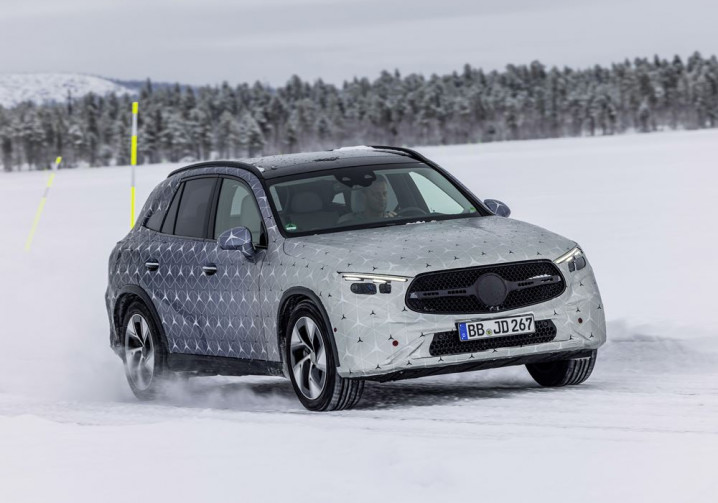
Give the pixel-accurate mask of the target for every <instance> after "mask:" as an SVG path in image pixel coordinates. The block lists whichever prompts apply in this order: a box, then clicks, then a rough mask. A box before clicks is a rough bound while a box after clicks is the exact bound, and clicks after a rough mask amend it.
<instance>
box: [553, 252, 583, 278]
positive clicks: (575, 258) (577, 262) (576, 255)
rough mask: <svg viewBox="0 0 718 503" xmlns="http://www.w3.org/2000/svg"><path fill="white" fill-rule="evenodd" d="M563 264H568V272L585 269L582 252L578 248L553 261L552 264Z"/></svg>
mask: <svg viewBox="0 0 718 503" xmlns="http://www.w3.org/2000/svg"><path fill="white" fill-rule="evenodd" d="M564 262H568V270H569V271H571V272H574V271H580V270H581V269H583V268H584V267H586V257H585V256H584V254H583V250H581V248H579V247H578V246H576V247H574V248H572V249H571V250H569V251H567V252H566V253H564V254H563V255H561V256H560V257H559V258H557V259H556V260H554V261H553V263H554V264H563V263H564Z"/></svg>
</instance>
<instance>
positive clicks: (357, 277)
mask: <svg viewBox="0 0 718 503" xmlns="http://www.w3.org/2000/svg"><path fill="white" fill-rule="evenodd" d="M339 274H341V275H342V278H344V280H345V281H364V280H368V281H373V282H374V283H379V284H381V283H388V282H390V281H400V282H402V283H403V282H406V281H409V278H407V277H406V276H387V275H384V274H355V273H352V272H340V273H339Z"/></svg>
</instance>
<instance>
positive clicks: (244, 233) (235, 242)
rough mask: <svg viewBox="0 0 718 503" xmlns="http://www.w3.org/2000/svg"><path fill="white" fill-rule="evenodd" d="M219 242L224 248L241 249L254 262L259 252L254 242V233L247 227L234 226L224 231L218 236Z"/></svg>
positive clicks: (227, 249)
mask: <svg viewBox="0 0 718 503" xmlns="http://www.w3.org/2000/svg"><path fill="white" fill-rule="evenodd" d="M217 244H219V247H220V248H221V249H222V250H226V251H233V250H239V251H241V252H242V255H244V256H245V257H246V258H247V260H251V261H252V262H254V256H255V255H256V254H257V250H256V249H255V248H254V244H252V233H251V232H250V231H249V229H247V228H246V227H233V228H232V229H229V230H226V231H224V232H223V233H222V234H220V235H219V237H218V238H217Z"/></svg>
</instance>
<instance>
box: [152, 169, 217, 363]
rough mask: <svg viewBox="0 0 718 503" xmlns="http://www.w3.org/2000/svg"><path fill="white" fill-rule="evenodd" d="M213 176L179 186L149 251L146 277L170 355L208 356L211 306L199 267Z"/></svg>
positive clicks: (203, 257) (206, 243)
mask: <svg viewBox="0 0 718 503" xmlns="http://www.w3.org/2000/svg"><path fill="white" fill-rule="evenodd" d="M217 180H218V178H217V176H203V177H195V178H189V179H187V180H185V181H183V182H182V184H181V185H180V186H179V188H178V190H177V192H176V194H175V196H174V198H173V200H172V204H171V205H170V207H169V209H168V211H167V215H166V216H165V218H164V222H163V224H162V227H161V230H160V233H158V234H156V236H155V239H154V240H153V245H152V246H151V247H150V250H149V255H148V259H147V263H146V264H145V266H146V267H147V269H148V272H147V274H146V275H145V277H146V278H148V280H147V290H148V291H149V292H150V295H151V296H152V298H153V300H154V302H155V305H156V306H157V308H158V312H159V314H160V317H161V319H162V320H161V321H162V324H163V326H164V329H165V334H166V335H167V342H168V343H169V350H170V352H171V353H187V354H212V346H211V344H209V343H208V340H207V337H206V334H205V327H206V318H207V316H206V306H207V303H208V302H209V301H210V298H211V295H210V291H209V289H210V287H211V285H210V284H209V282H208V276H207V275H206V274H205V272H204V271H203V269H202V267H203V265H204V264H205V262H206V252H207V248H208V246H210V244H211V243H210V241H209V240H208V239H207V232H208V226H209V219H210V213H211V209H212V202H213V198H214V195H215V186H216V184H217Z"/></svg>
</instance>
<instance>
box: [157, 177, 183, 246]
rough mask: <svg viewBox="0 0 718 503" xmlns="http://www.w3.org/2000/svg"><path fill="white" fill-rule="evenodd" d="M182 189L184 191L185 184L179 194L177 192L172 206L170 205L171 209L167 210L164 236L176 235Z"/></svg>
mask: <svg viewBox="0 0 718 503" xmlns="http://www.w3.org/2000/svg"><path fill="white" fill-rule="evenodd" d="M182 189H184V184H182V185H180V187H179V189H177V192H175V195H174V197H173V198H172V204H170V207H169V209H168V210H167V218H165V221H164V223H163V224H162V233H163V234H174V232H175V221H176V220H177V207H178V206H179V201H180V197H182Z"/></svg>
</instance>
